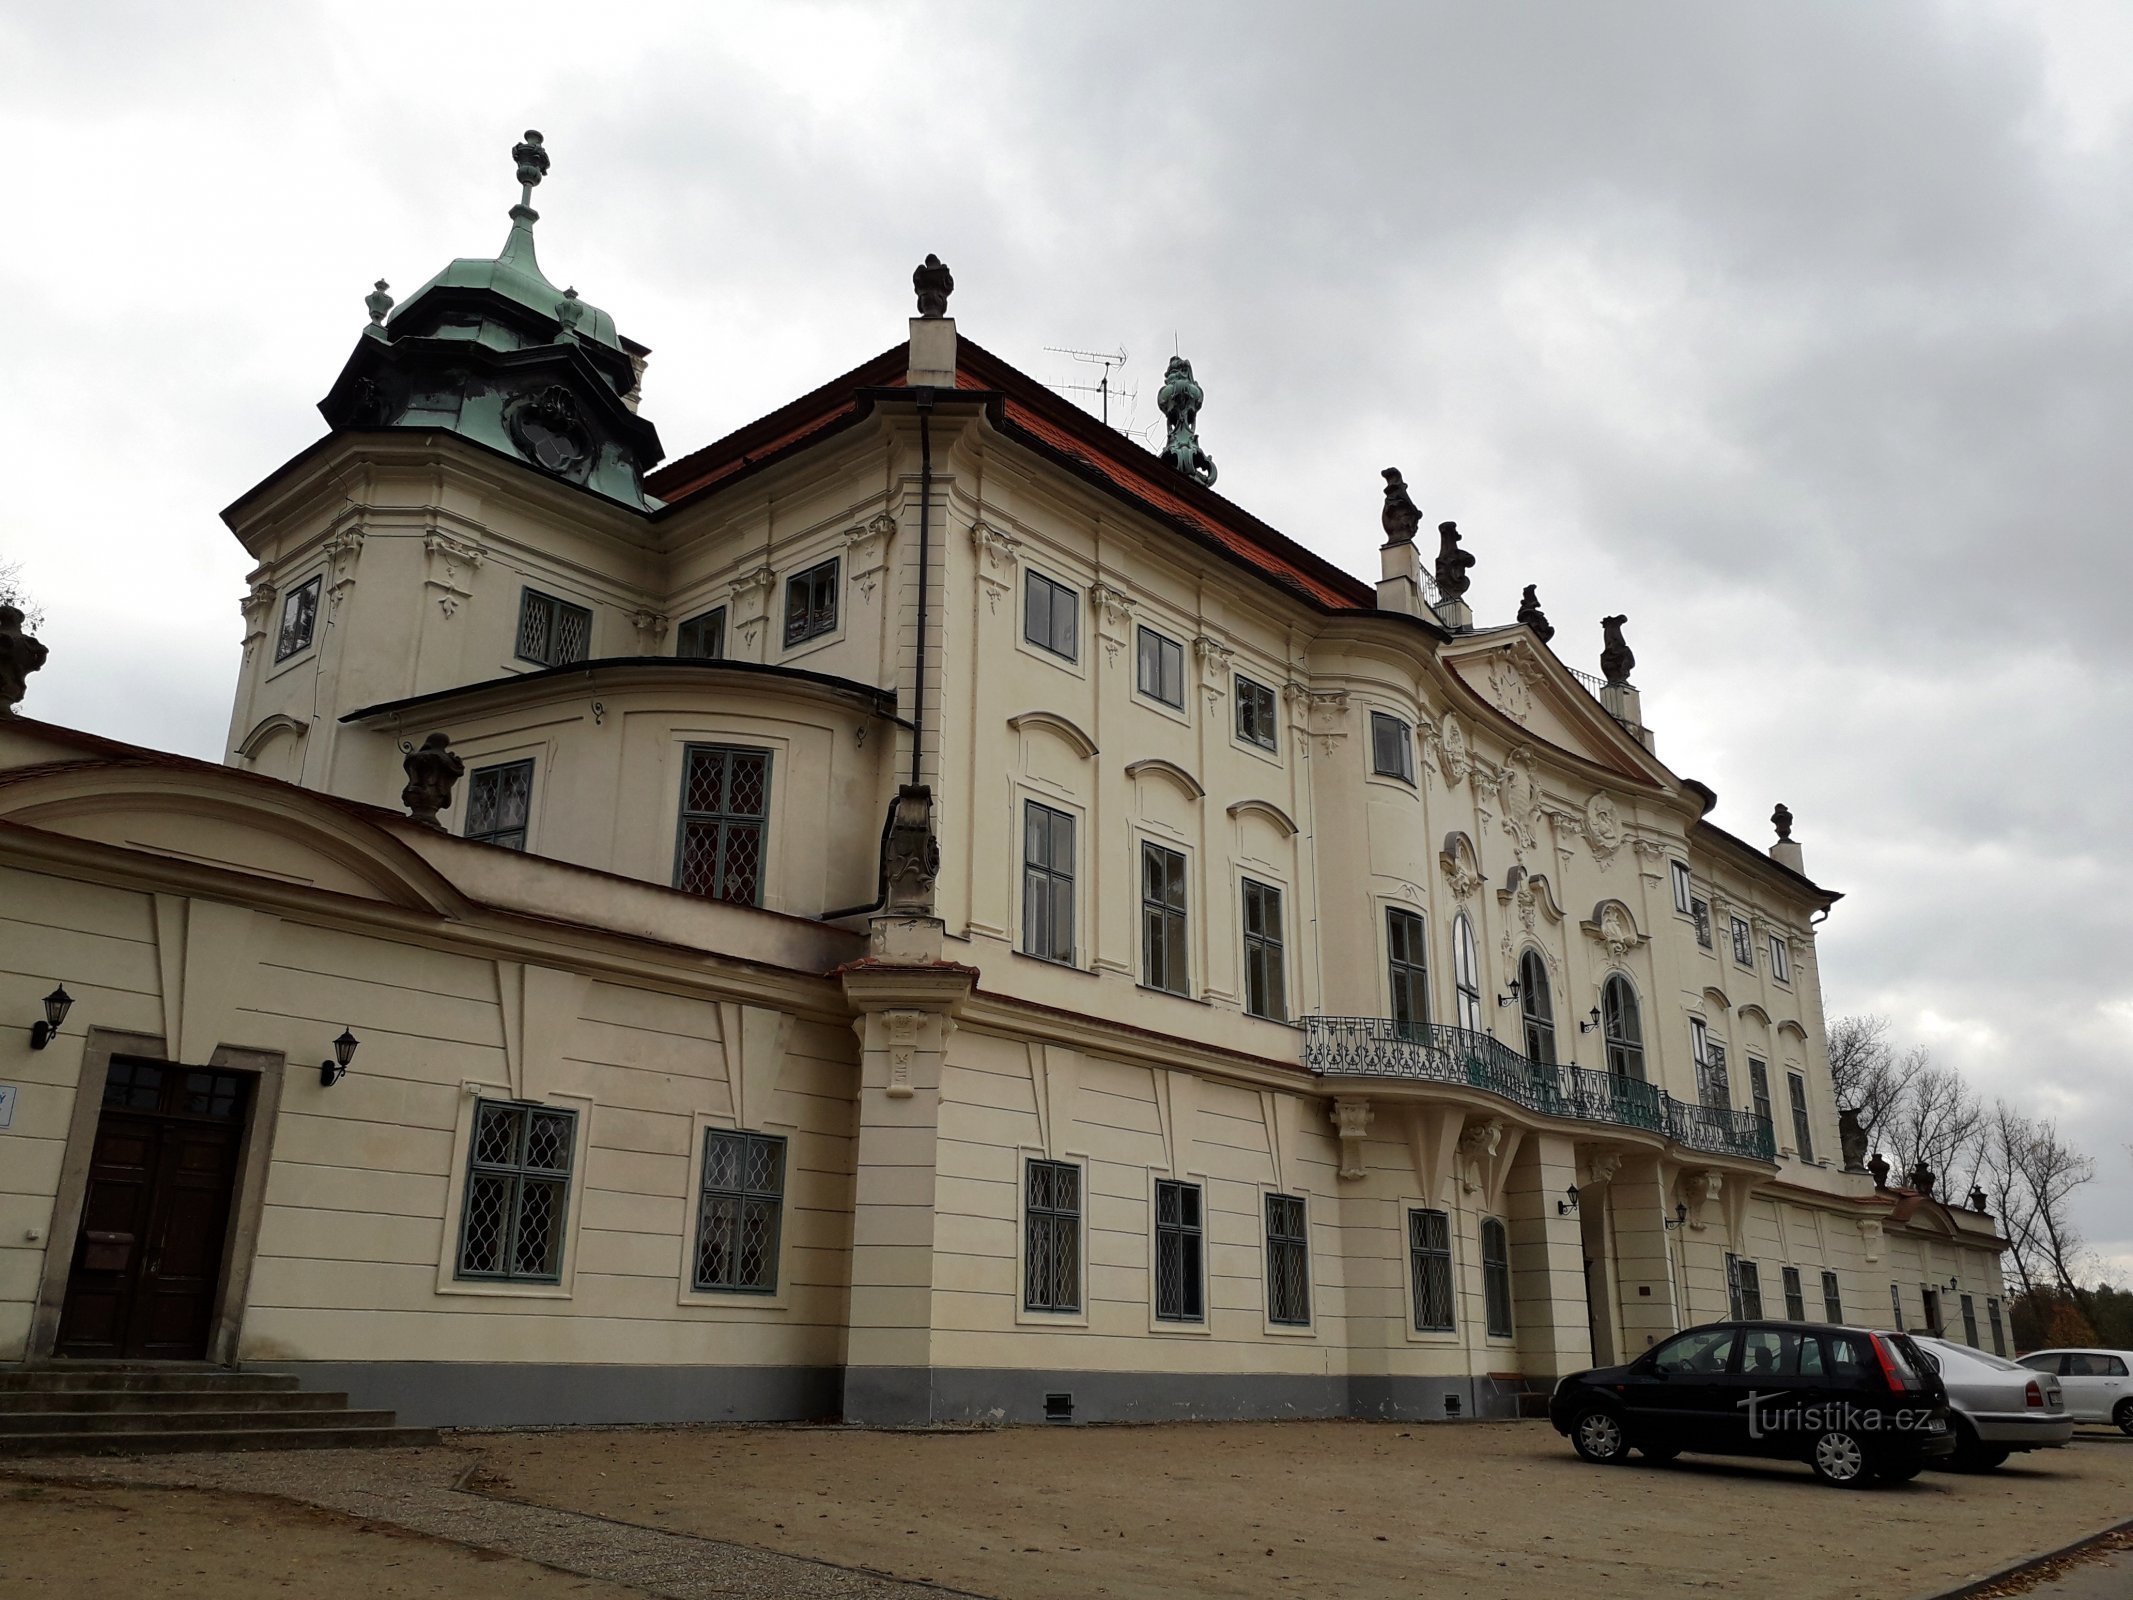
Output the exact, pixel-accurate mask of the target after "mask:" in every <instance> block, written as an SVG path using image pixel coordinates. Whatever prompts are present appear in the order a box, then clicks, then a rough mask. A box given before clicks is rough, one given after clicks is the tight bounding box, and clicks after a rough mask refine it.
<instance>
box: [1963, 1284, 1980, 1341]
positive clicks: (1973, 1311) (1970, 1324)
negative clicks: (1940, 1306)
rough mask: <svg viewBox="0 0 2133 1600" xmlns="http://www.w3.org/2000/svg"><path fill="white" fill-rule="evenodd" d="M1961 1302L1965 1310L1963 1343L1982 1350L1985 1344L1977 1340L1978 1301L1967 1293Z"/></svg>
mask: <svg viewBox="0 0 2133 1600" xmlns="http://www.w3.org/2000/svg"><path fill="white" fill-rule="evenodd" d="M1961 1303H1962V1310H1963V1343H1964V1344H1967V1345H1968V1346H1970V1348H1971V1349H1973V1350H1982V1349H1983V1348H1984V1346H1983V1345H1981V1344H1979V1343H1978V1342H1977V1302H1976V1301H1975V1300H1973V1299H1972V1298H1971V1297H1970V1296H1969V1295H1967V1294H1966V1295H1964V1296H1963V1297H1962V1302H1961Z"/></svg>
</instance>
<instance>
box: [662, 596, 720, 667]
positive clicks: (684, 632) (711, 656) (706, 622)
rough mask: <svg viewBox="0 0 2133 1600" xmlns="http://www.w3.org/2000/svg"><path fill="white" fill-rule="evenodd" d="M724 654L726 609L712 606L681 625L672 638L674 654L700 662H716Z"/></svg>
mask: <svg viewBox="0 0 2133 1600" xmlns="http://www.w3.org/2000/svg"><path fill="white" fill-rule="evenodd" d="M725 653H726V608H725V607H724V606H714V607H713V608H712V609H711V610H709V611H706V612H704V613H703V614H702V615H701V616H694V617H691V618H689V620H688V621H686V622H684V623H683V624H682V625H681V628H680V630H679V631H678V632H677V633H676V635H675V638H674V654H675V655H677V656H682V657H690V658H694V659H696V660H702V661H717V660H719V659H720V658H722V657H723V656H724V655H725Z"/></svg>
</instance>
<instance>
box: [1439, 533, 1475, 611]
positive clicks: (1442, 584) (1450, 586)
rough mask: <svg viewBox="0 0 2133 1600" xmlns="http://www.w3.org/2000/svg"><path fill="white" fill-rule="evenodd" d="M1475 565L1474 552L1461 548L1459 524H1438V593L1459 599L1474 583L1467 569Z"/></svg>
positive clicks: (1452, 598) (1448, 597)
mask: <svg viewBox="0 0 2133 1600" xmlns="http://www.w3.org/2000/svg"><path fill="white" fill-rule="evenodd" d="M1473 565H1474V553H1473V552H1472V551H1471V550H1462V549H1460V548H1459V524H1458V523H1456V522H1440V523H1438V524H1437V569H1436V577H1437V593H1439V594H1440V595H1442V596H1443V597H1444V598H1445V599H1447V600H1457V599H1460V598H1461V597H1462V596H1464V595H1465V594H1466V591H1467V589H1468V588H1469V587H1470V586H1471V585H1472V584H1473V581H1474V580H1473V579H1472V578H1470V577H1468V576H1467V569H1468V568H1470V567H1472V566H1473Z"/></svg>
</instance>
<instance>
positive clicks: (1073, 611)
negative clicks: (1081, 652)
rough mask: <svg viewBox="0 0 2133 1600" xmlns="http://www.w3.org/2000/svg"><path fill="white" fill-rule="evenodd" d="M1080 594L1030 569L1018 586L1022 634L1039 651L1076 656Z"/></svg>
mask: <svg viewBox="0 0 2133 1600" xmlns="http://www.w3.org/2000/svg"><path fill="white" fill-rule="evenodd" d="M1080 620H1081V596H1080V595H1079V594H1077V593H1076V592H1075V591H1074V590H1072V589H1069V588H1068V587H1067V586H1066V585H1065V584H1063V583H1054V582H1052V580H1051V579H1050V578H1047V577H1046V576H1045V575H1044V574H1043V573H1041V572H1036V571H1031V572H1030V573H1029V574H1028V575H1027V577H1026V578H1025V579H1024V580H1023V587H1022V637H1023V638H1025V639H1027V640H1028V641H1029V642H1030V643H1031V644H1033V645H1035V646H1036V647H1037V648H1038V649H1040V650H1049V651H1050V652H1051V653H1052V654H1053V655H1055V656H1064V657H1065V658H1066V659H1067V660H1069V661H1072V660H1075V659H1076V652H1077V650H1078V649H1079V648H1080V641H1079V639H1078V638H1077V633H1078V630H1079V625H1080Z"/></svg>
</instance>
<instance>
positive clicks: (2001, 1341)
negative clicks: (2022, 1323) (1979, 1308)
mask: <svg viewBox="0 0 2133 1600" xmlns="http://www.w3.org/2000/svg"><path fill="white" fill-rule="evenodd" d="M1985 1323H1986V1326H1987V1327H1989V1328H1991V1329H1992V1353H1993V1354H1994V1355H1996V1356H2000V1357H2005V1356H2006V1354H2007V1330H2006V1329H2005V1328H2004V1327H2003V1326H2001V1323H2000V1302H1999V1301H1998V1300H1996V1299H1993V1298H1992V1297H1991V1296H1989V1295H1988V1296H1987V1297H1986V1300H1985Z"/></svg>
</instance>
